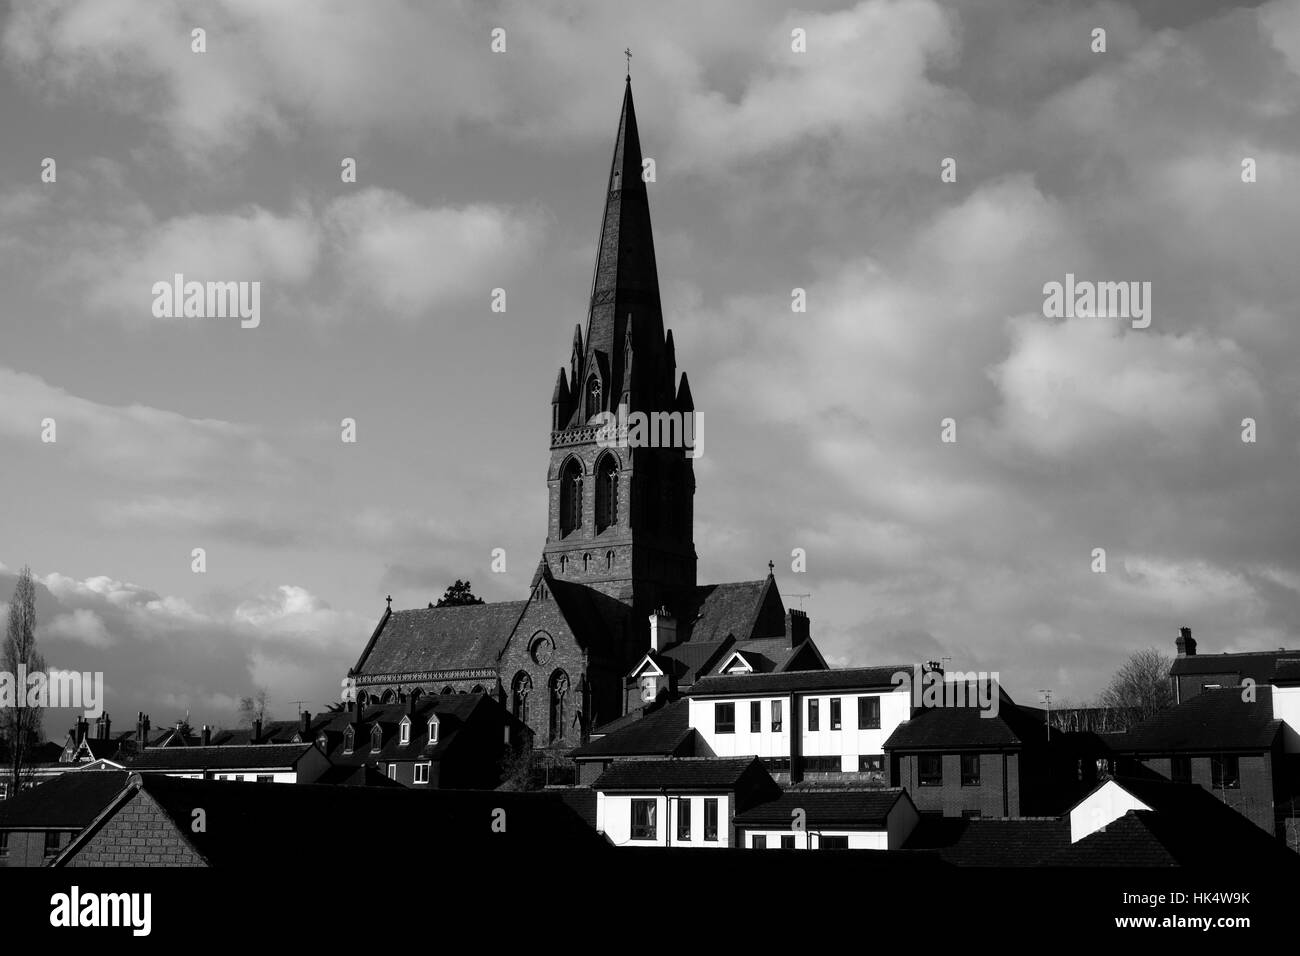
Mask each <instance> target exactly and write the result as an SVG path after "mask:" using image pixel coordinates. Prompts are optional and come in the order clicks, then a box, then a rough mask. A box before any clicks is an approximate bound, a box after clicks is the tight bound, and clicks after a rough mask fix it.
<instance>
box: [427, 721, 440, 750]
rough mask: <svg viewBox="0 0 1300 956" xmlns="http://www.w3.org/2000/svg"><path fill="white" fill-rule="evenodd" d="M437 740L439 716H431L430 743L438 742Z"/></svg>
mask: <svg viewBox="0 0 1300 956" xmlns="http://www.w3.org/2000/svg"><path fill="white" fill-rule="evenodd" d="M437 742H438V718H437V717H430V718H429V743H430V744H436V743H437Z"/></svg>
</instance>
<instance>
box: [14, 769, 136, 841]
mask: <svg viewBox="0 0 1300 956" xmlns="http://www.w3.org/2000/svg"><path fill="white" fill-rule="evenodd" d="M128 776H129V775H128V774H126V773H124V772H123V771H120V770H88V771H82V770H69V771H68V772H67V773H61V774H59V775H58V776H57V777H54V778H52V779H50V780H48V781H46V782H45V783H42V784H39V785H37V786H35V787H32V788H31V789H30V790H24V791H23V792H22V793H20V794H18V795H17V796H15V797H14V798H13V799H11V800H4V801H0V830H80V829H82V828H83V827H85V826H86V825H88V824H89V823H90V821H91V820H93V819H95V817H96V816H98V815H99V812H100V811H101V810H103V809H104V807H106V806H108V803H109V801H110V800H112V799H113V798H114V797H115V796H117V795H118V794H119V793H121V792H122V789H123V788H124V787H125V786H126V781H127V777H128Z"/></svg>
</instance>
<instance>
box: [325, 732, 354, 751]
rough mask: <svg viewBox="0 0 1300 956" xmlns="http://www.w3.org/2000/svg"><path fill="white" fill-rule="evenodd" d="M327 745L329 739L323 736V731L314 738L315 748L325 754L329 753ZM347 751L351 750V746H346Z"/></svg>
mask: <svg viewBox="0 0 1300 956" xmlns="http://www.w3.org/2000/svg"><path fill="white" fill-rule="evenodd" d="M329 743H330V742H329V738H328V737H326V736H325V733H324V731H322V732H321V735H320V736H319V737H317V738H316V746H317V747H319V748H320V749H321V750H323V751H324V752H325V753H329V749H330V747H329ZM348 750H349V751H351V750H352V745H351V744H349V745H348Z"/></svg>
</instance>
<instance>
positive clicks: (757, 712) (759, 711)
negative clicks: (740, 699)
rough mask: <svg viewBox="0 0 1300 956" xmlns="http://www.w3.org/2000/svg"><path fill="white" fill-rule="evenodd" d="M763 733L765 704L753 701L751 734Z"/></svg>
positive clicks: (751, 705) (751, 703)
mask: <svg viewBox="0 0 1300 956" xmlns="http://www.w3.org/2000/svg"><path fill="white" fill-rule="evenodd" d="M762 731H763V702H762V701H758V700H753V701H750V702H749V732H750V733H751V734H758V733H762Z"/></svg>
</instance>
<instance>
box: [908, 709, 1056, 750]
mask: <svg viewBox="0 0 1300 956" xmlns="http://www.w3.org/2000/svg"><path fill="white" fill-rule="evenodd" d="M1046 735H1047V731H1046V729H1045V728H1044V727H1043V725H1042V724H1041V723H1039V722H1038V721H1036V720H1034V719H1033V717H1031V716H1029V715H1027V714H1024V713H1021V711H1020V708H1019V707H1017V706H1016V705H1015V704H1014V703H1012V702H1011V701H1010V699H1009V698H1006V697H1003V698H1002V700H1001V701H1000V702H999V705H998V713H997V716H995V717H985V716H983V712H982V711H981V710H980V709H979V708H977V707H928V708H925V709H916V710H914V711H913V712H912V716H911V718H910V719H909V720H905V721H903V722H902V723H901V724H899V725H898V727H897V728H895V730H894V732H893V733H892V734H890V735H889V739H888V740H886V741H885V749H886V750H940V749H941V750H974V749H989V750H1003V749H1018V748H1020V747H1023V746H1025V744H1027V743H1031V742H1033V741H1036V740H1039V739H1042V740H1044V741H1045V740H1046Z"/></svg>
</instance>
